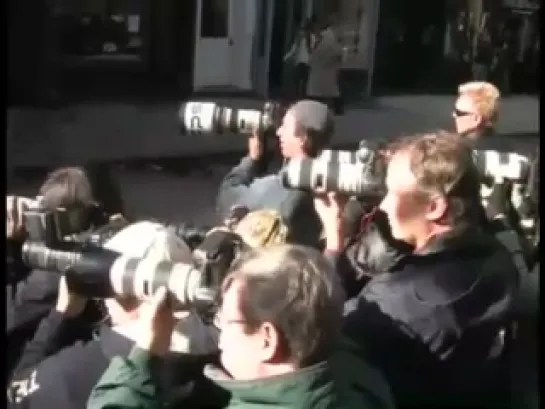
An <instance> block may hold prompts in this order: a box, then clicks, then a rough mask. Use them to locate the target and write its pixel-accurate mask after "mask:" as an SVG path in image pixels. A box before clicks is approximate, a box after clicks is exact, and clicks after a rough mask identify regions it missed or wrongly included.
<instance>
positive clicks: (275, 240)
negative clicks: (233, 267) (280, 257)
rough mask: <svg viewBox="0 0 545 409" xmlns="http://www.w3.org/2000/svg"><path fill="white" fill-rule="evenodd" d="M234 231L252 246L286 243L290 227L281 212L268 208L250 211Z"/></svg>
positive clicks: (260, 246)
mask: <svg viewBox="0 0 545 409" xmlns="http://www.w3.org/2000/svg"><path fill="white" fill-rule="evenodd" d="M234 231H235V233H236V234H238V235H239V236H240V237H241V238H242V240H243V241H244V242H245V243H246V244H247V245H248V246H250V247H252V248H262V247H268V246H270V245H274V244H285V243H286V241H287V237H288V228H287V226H286V225H285V223H284V222H283V220H282V217H281V215H280V213H278V212H277V211H274V210H268V209H262V210H255V211H253V212H250V213H248V214H247V215H246V216H244V218H243V219H242V220H241V221H240V222H239V223H238V224H237V226H236V227H235V229H234Z"/></svg>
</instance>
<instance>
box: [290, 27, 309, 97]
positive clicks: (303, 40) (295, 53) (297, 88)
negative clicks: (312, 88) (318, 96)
mask: <svg viewBox="0 0 545 409" xmlns="http://www.w3.org/2000/svg"><path fill="white" fill-rule="evenodd" d="M314 42H315V36H314V34H313V33H312V22H311V21H310V20H309V19H307V20H306V21H305V22H304V23H303V24H302V25H301V27H299V29H298V31H297V33H296V34H295V38H294V40H293V43H292V45H291V48H290V49H289V51H288V52H287V53H286V55H285V56H284V61H285V62H286V63H288V64H290V65H292V66H293V92H294V94H295V97H296V98H297V99H303V98H304V97H305V94H306V89H307V82H308V73H309V58H310V53H311V50H312V47H313V46H314Z"/></svg>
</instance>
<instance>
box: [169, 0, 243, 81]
mask: <svg viewBox="0 0 545 409" xmlns="http://www.w3.org/2000/svg"><path fill="white" fill-rule="evenodd" d="M180 1H181V0H180ZM234 3H235V2H234V0H198V1H197V21H196V24H195V26H196V31H197V33H196V36H195V38H196V39H197V41H196V44H195V64H194V68H193V69H194V72H193V88H194V89H199V88H203V87H216V86H220V87H221V86H229V85H232V82H233V81H232V77H233V53H232V50H231V48H232V46H233V5H234Z"/></svg>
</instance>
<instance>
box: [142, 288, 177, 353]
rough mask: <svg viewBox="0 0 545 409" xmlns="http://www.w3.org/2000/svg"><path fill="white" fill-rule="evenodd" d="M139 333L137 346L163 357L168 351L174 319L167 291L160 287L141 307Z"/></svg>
mask: <svg viewBox="0 0 545 409" xmlns="http://www.w3.org/2000/svg"><path fill="white" fill-rule="evenodd" d="M142 307H143V310H142V314H141V316H140V333H139V334H138V338H137V341H136V343H137V345H138V346H139V347H140V348H142V349H144V350H146V351H149V352H151V353H152V354H154V355H158V356H163V355H165V354H167V353H168V351H169V350H170V340H171V338H172V331H173V329H174V324H175V321H176V320H175V318H174V314H173V311H172V308H171V307H170V304H169V302H168V291H167V289H166V288H165V287H161V288H159V289H158V290H157V292H156V293H155V294H154V296H153V298H152V299H151V300H149V301H148V302H146V304H145V305H143V306H142Z"/></svg>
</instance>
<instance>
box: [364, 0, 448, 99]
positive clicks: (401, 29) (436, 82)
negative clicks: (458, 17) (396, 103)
mask: <svg viewBox="0 0 545 409" xmlns="http://www.w3.org/2000/svg"><path fill="white" fill-rule="evenodd" d="M379 15H380V17H379V27H378V33H377V41H376V44H377V46H376V56H375V69H374V72H375V75H374V78H373V89H374V90H376V93H378V94H398V93H420V92H424V93H427V92H433V91H435V90H438V88H441V86H442V84H441V77H440V76H439V75H437V74H438V73H440V71H441V69H442V59H443V40H444V33H445V27H446V1H445V0H420V2H419V4H418V7H414V4H413V3H412V2H407V1H405V2H400V1H396V0H381V1H380V14H379Z"/></svg>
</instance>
